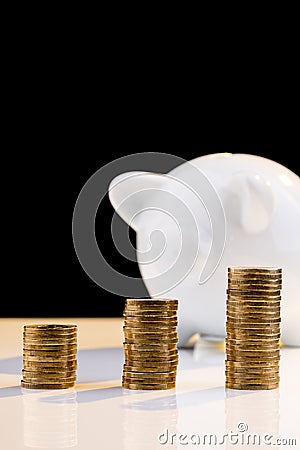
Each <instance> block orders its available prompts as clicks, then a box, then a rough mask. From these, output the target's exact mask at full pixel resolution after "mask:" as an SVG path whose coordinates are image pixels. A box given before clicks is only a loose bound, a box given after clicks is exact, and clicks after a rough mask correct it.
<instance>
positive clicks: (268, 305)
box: [226, 300, 281, 311]
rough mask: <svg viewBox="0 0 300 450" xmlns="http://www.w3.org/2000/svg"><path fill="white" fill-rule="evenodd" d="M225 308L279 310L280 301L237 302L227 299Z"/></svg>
mask: <svg viewBox="0 0 300 450" xmlns="http://www.w3.org/2000/svg"><path fill="white" fill-rule="evenodd" d="M226 306H227V308H235V309H242V310H243V309H245V310H248V309H253V310H256V311H280V307H281V304H280V302H276V303H275V302H257V303H255V302H252V303H250V302H237V301H231V300H227V302H226Z"/></svg>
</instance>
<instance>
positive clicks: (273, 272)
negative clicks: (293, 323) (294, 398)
mask: <svg viewBox="0 0 300 450" xmlns="http://www.w3.org/2000/svg"><path fill="white" fill-rule="evenodd" d="M281 285H282V270H281V269H280V268H273V267H231V268H229V269H228V291H227V294H228V296H227V322H226V330H227V337H226V387H227V388H231V389H275V388H277V387H278V385H279V359H280V347H279V340H280V300H281V296H280V290H281Z"/></svg>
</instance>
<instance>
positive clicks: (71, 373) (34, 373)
mask: <svg viewBox="0 0 300 450" xmlns="http://www.w3.org/2000/svg"><path fill="white" fill-rule="evenodd" d="M22 374H23V375H24V374H25V376H26V375H27V376H49V377H55V376H58V377H60V376H63V377H68V376H74V375H75V374H76V370H68V369H65V370H61V369H57V368H56V370H55V368H54V369H51V370H45V369H44V370H39V369H35V370H32V369H31V370H28V369H23V370H22Z"/></svg>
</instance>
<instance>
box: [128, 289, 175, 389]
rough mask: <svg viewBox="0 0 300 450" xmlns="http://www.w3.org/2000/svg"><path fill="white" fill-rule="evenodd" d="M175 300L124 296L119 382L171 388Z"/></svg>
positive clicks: (135, 386) (129, 384)
mask: <svg viewBox="0 0 300 450" xmlns="http://www.w3.org/2000/svg"><path fill="white" fill-rule="evenodd" d="M177 309H178V300H169V299H162V298H153V299H131V298H130V299H127V300H126V304H125V310H124V317H125V319H124V327H123V329H124V337H125V341H124V353H125V364H124V368H123V379H122V386H123V387H124V388H127V389H141V390H143V389H172V388H175V385H176V373H177V365H178V350H177V342H178V335H177V323H178V322H177Z"/></svg>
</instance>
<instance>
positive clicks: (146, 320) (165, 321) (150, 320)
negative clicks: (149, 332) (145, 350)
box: [124, 316, 178, 326]
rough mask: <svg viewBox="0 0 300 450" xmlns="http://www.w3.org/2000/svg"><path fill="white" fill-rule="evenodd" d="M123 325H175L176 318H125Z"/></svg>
mask: <svg viewBox="0 0 300 450" xmlns="http://www.w3.org/2000/svg"><path fill="white" fill-rule="evenodd" d="M124 323H125V324H128V325H130V324H132V323H141V324H146V325H148V324H149V323H151V324H153V325H158V326H159V325H165V324H168V325H177V323H178V318H177V317H173V318H167V317H164V318H162V319H159V318H157V317H152V318H150V317H128V316H126V317H125V319H124Z"/></svg>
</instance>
